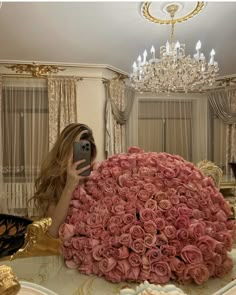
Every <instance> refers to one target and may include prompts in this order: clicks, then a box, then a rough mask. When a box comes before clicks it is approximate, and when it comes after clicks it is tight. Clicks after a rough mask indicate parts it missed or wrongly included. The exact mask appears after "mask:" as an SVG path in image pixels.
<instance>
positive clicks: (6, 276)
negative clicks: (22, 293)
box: [0, 265, 20, 295]
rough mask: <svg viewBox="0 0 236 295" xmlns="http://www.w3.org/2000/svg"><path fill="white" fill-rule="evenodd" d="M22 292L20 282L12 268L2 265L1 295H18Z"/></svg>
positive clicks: (0, 276) (0, 277) (0, 267)
mask: <svg viewBox="0 0 236 295" xmlns="http://www.w3.org/2000/svg"><path fill="white" fill-rule="evenodd" d="M19 290H20V283H19V282H18V280H17V278H16V276H15V274H14V273H13V271H12V269H11V267H9V266H7V265H0V294H1V295H16V294H17V293H18V292H19Z"/></svg>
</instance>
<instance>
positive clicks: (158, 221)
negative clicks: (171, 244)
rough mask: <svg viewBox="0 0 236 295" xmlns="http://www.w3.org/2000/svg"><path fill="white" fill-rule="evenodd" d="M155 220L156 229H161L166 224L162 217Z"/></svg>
mask: <svg viewBox="0 0 236 295" xmlns="http://www.w3.org/2000/svg"><path fill="white" fill-rule="evenodd" d="M155 222H156V228H157V229H158V230H163V229H164V228H165V226H166V223H165V220H164V219H163V218H157V219H156V220H155Z"/></svg>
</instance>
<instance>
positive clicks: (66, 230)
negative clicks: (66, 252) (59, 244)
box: [59, 223, 75, 240]
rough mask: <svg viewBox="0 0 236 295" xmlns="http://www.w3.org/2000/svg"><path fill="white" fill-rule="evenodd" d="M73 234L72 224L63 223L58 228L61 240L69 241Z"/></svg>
mask: <svg viewBox="0 0 236 295" xmlns="http://www.w3.org/2000/svg"><path fill="white" fill-rule="evenodd" d="M74 234H75V227H74V225H73V224H67V223H63V224H62V225H61V226H60V228H59V237H60V238H61V239H62V240H69V239H71V238H72V237H73V236H74Z"/></svg>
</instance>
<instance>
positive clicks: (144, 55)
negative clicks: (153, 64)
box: [143, 50, 147, 64]
mask: <svg viewBox="0 0 236 295" xmlns="http://www.w3.org/2000/svg"><path fill="white" fill-rule="evenodd" d="M146 59H147V50H144V53H143V63H144V64H145V63H146Z"/></svg>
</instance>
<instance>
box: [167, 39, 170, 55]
mask: <svg viewBox="0 0 236 295" xmlns="http://www.w3.org/2000/svg"><path fill="white" fill-rule="evenodd" d="M169 53H170V43H169V41H167V42H166V54H167V55H169Z"/></svg>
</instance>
